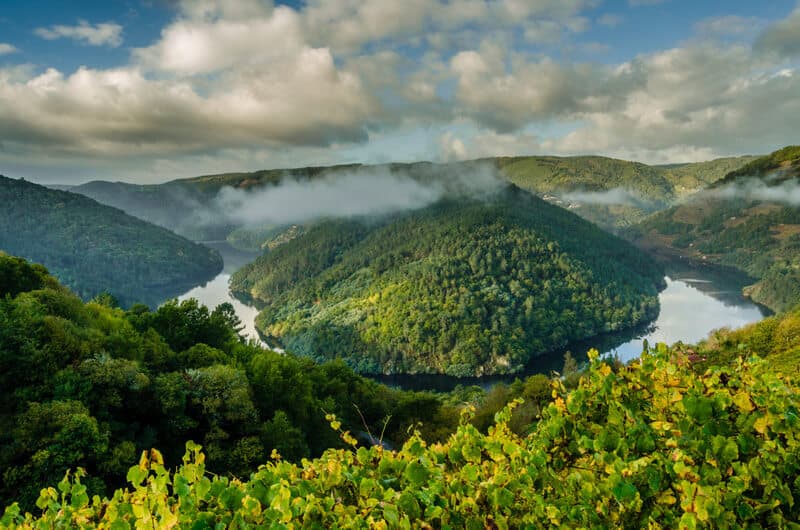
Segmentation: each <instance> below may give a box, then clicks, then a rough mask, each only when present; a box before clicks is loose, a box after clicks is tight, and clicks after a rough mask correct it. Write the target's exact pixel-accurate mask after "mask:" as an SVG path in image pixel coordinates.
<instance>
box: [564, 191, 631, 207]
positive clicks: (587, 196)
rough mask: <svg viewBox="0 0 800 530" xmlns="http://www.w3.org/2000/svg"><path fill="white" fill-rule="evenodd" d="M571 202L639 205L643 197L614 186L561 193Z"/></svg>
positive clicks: (601, 204) (603, 204)
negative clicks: (601, 189) (597, 189)
mask: <svg viewBox="0 0 800 530" xmlns="http://www.w3.org/2000/svg"><path fill="white" fill-rule="evenodd" d="M561 198H562V199H563V200H565V201H569V202H577V203H581V204H594V205H598V206H638V205H640V204H641V203H642V199H641V198H640V197H639V196H638V195H636V194H634V193H632V192H630V191H628V190H626V189H625V188H613V189H610V190H604V191H571V192H569V193H565V194H563V195H561Z"/></svg>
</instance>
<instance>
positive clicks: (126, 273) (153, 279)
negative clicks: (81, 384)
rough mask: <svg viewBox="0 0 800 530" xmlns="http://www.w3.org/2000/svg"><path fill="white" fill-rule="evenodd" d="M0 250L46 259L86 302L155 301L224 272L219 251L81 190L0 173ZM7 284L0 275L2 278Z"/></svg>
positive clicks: (40, 260)
mask: <svg viewBox="0 0 800 530" xmlns="http://www.w3.org/2000/svg"><path fill="white" fill-rule="evenodd" d="M0 205H2V206H0V225H1V226H4V227H13V229H8V230H5V229H4V230H3V231H2V232H0V249H1V250H5V251H6V252H8V253H11V254H15V255H19V256H22V257H24V258H26V259H30V260H33V261H37V262H40V263H43V264H44V265H45V266H47V267H48V268H49V269H50V270H51V271H52V272H53V274H55V275H56V276H57V277H58V278H59V280H60V281H61V282H62V283H64V284H65V285H67V286H68V287H70V288H71V289H73V290H74V291H75V292H76V293H78V294H79V295H80V296H81V297H82V298H83V299H84V300H88V299H91V298H92V297H94V296H96V295H98V294H100V293H103V292H106V291H109V292H110V294H112V295H114V296H115V297H116V298H117V299H118V300H119V302H120V303H122V304H123V305H125V306H128V305H130V304H132V303H134V302H145V303H148V304H151V305H155V304H157V303H159V302H161V301H162V300H164V299H166V298H168V297H170V296H175V295H176V294H179V293H181V292H183V291H184V290H186V289H187V288H188V287H190V286H192V285H194V284H196V283H199V282H203V281H206V280H208V279H210V278H212V277H213V276H214V275H216V274H217V273H219V271H220V270H222V258H221V257H220V255H219V253H217V252H216V251H214V250H211V249H209V248H207V247H204V246H202V245H198V244H196V243H192V242H191V241H188V240H186V239H184V238H182V237H180V236H177V235H175V234H173V233H171V232H169V231H167V230H165V229H163V228H160V227H157V226H154V225H152V224H150V223H146V222H144V221H140V220H139V219H135V218H133V217H131V216H129V215H126V214H124V213H123V212H121V211H119V210H116V209H114V208H109V207H108V206H103V205H101V204H99V203H97V202H95V201H93V200H91V199H87V198H86V197H83V196H82V195H78V194H74V193H68V192H64V191H58V190H53V189H49V188H45V187H43V186H38V185H36V184H32V183H29V182H25V181H23V180H12V179H7V178H5V177H1V176H0ZM0 281H2V280H0Z"/></svg>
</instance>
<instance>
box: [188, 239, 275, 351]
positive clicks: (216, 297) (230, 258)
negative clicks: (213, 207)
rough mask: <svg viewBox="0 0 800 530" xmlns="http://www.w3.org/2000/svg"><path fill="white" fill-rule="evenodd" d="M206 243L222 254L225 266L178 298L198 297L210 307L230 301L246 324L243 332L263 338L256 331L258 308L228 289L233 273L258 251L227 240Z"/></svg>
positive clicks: (256, 254) (254, 256)
mask: <svg viewBox="0 0 800 530" xmlns="http://www.w3.org/2000/svg"><path fill="white" fill-rule="evenodd" d="M203 244H204V245H206V246H208V247H211V248H214V249H216V250H218V251H219V253H220V254H221V255H222V259H223V260H224V262H225V266H224V267H223V269H222V272H220V273H219V274H218V275H217V276H216V277H214V279H212V280H211V281H209V282H207V283H204V284H203V285H198V286H197V287H194V288H193V289H191V290H189V291H187V292H185V293H184V294H182V295H181V296H179V297H178V300H186V299H188V298H196V299H197V300H198V301H199V302H200V303H201V304H203V305H205V306H208V307H209V308H210V309H213V308H215V307H217V306H218V305H219V304H222V303H224V302H229V303H230V304H232V305H233V308H234V309H235V310H236V314H237V315H238V316H239V319H240V320H241V321H242V324H243V325H244V329H243V330H242V334H243V335H245V336H246V337H248V338H253V339H256V340H259V341H260V340H261V339H260V337H259V335H258V332H257V331H256V326H255V319H256V315H258V309H256V308H255V307H252V306H249V305H247V304H244V303H242V302H241V301H240V300H238V299H237V298H235V297H234V296H233V295H232V294H231V293H230V291H229V290H228V283H229V282H230V279H231V274H233V273H234V272H236V270H238V269H240V268H241V267H243V266H244V265H246V264H247V263H249V262H251V261H253V260H254V259H256V258H257V257H258V253H256V252H244V251H241V250H237V249H235V248H233V247H232V246H230V245H229V244H228V243H227V242H225V241H210V242H203Z"/></svg>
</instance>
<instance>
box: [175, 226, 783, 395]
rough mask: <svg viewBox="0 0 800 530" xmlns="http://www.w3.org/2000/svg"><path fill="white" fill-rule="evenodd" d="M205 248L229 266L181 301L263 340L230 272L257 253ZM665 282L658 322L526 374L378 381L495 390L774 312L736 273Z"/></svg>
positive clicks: (538, 363)
mask: <svg viewBox="0 0 800 530" xmlns="http://www.w3.org/2000/svg"><path fill="white" fill-rule="evenodd" d="M205 244H206V245H208V246H210V247H212V248H215V249H217V250H218V251H219V252H220V254H222V257H223V259H224V260H225V267H224V269H223V271H222V272H221V273H220V274H219V275H218V276H217V277H216V278H214V279H213V280H211V281H210V282H208V283H206V284H205V285H201V286H198V287H195V288H194V289H191V290H190V291H188V292H186V293H184V294H183V295H182V296H180V297H179V299H180V300H185V299H187V298H197V299H198V300H199V301H200V303H202V304H204V305H206V306H208V307H209V308H214V307H216V306H217V305H219V304H221V303H223V302H230V303H231V304H232V305H233V307H234V309H235V310H236V314H237V315H238V316H239V318H240V319H241V321H242V324H244V326H245V329H244V331H243V332H244V333H246V335H247V336H248V337H252V338H255V339H259V336H258V332H257V331H256V328H255V323H254V321H255V318H256V315H257V314H258V310H257V309H256V308H255V307H252V306H249V305H246V304H244V303H243V302H241V301H239V300H238V299H236V298H234V297H233V296H232V295H231V294H230V292H229V291H228V281H229V280H230V277H231V274H232V273H233V272H234V271H236V270H237V269H239V268H241V267H242V266H243V265H245V264H247V263H249V262H250V261H253V260H254V259H255V258H256V257H257V256H258V254H256V253H252V252H242V251H239V250H236V249H234V248H233V247H231V246H230V245H228V244H227V243H226V242H224V241H223V242H211V243H205ZM666 282H667V288H666V289H665V290H664V291H662V292H661V294H660V295H659V301H660V303H661V311H660V313H659V315H658V318H657V319H656V320H655V322H652V323H651V324H649V325H645V326H640V327H638V328H634V329H631V330H628V331H623V332H619V333H612V334H608V335H603V336H599V337H594V338H592V339H590V340H588V341H582V342H577V343H573V344H570V345H569V346H568V347H566V348H564V349H561V350H558V351H554V352H552V353H550V354H547V355H542V356H539V357H537V358H535V359H533V360H532V361H531V365H530V366H528V367H527V368H526V370H525V372H524V373H522V374H518V375H515V376H497V377H484V378H461V379H459V378H455V377H448V376H442V375H395V376H374V378H375V379H377V380H378V381H381V382H384V383H387V384H391V385H396V386H400V387H403V388H408V389H416V390H440V391H447V390H452V389H453V388H454V387H455V386H456V385H459V384H461V385H470V384H477V385H480V386H482V387H490V386H492V385H494V384H496V383H497V382H500V381H505V382H508V381H512V380H513V379H514V378H516V377H523V376H526V375H532V374H536V373H544V374H549V373H550V372H552V371H554V370H555V371H558V370H560V369H561V368H562V366H563V363H564V352H565V351H567V350H569V351H571V352H572V353H573V355H574V357H575V358H576V359H577V360H578V361H583V360H586V352H587V351H588V350H589V349H590V348H597V349H598V350H600V351H601V352H604V354H606V355H617V356H619V358H620V359H621V360H623V361H629V360H631V359H634V358H636V357H638V356H639V354H640V353H641V351H642V341H643V340H644V339H647V341H648V342H649V343H650V344H651V345H655V344H656V343H659V342H666V343H669V344H672V343H675V342H678V341H682V342H685V343H692V342H697V341H698V340H700V339H703V338H705V337H706V336H708V333H709V332H710V331H712V330H714V329H718V328H721V327H732V328H735V327H739V326H743V325H745V324H748V323H751V322H755V321H758V320H761V319H762V318H763V317H764V316H765V315H767V314H768V313H769V312H768V311H767V310H766V309H764V308H762V307H760V306H758V305H757V304H754V303H753V302H752V301H750V300H748V299H747V298H745V297H744V296H742V294H741V293H742V287H744V285H746V284H747V283H748V280H747V279H746V278H743V277H742V276H741V275H739V274H736V273H731V272H725V271H720V270H717V269H709V268H701V269H686V268H685V266H684V267H682V268H674V267H673V268H672V269H671V270H669V269H668V276H667V278H666ZM259 340H260V339H259Z"/></svg>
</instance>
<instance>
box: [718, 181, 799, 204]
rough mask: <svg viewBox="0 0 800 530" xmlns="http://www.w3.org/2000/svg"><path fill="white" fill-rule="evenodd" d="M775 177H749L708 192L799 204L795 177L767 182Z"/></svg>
mask: <svg viewBox="0 0 800 530" xmlns="http://www.w3.org/2000/svg"><path fill="white" fill-rule="evenodd" d="M776 178H778V177H776V176H775V175H771V176H768V177H766V179H763V180H762V179H759V178H750V179H747V180H743V181H738V182H734V183H732V184H727V185H725V186H721V187H719V188H715V189H712V190H709V192H708V193H710V194H711V195H712V196H714V197H717V198H720V199H728V200H732V199H745V200H753V201H768V202H777V203H781V204H786V205H788V206H800V183H798V181H797V179H791V180H785V181H783V182H781V183H779V184H775V185H772V186H770V185H768V184H767V183H768V182H774V181H775V179H776Z"/></svg>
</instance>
